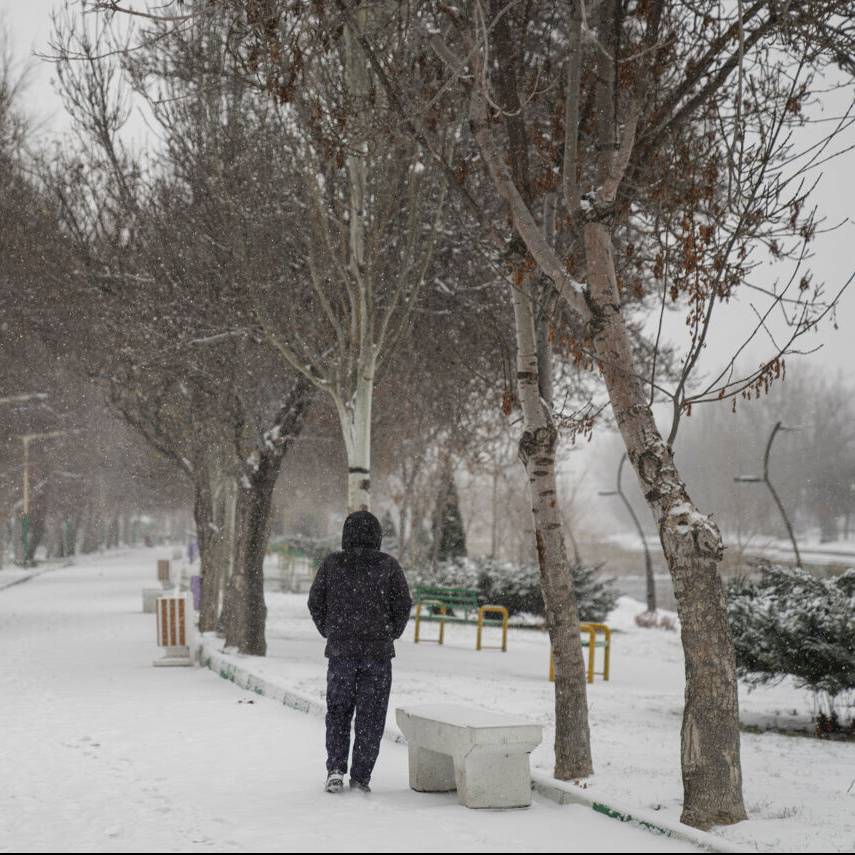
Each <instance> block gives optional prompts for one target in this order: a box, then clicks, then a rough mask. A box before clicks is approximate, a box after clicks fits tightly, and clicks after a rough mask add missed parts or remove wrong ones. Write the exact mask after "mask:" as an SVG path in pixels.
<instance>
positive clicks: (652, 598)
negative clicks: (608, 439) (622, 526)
mask: <svg viewBox="0 0 855 855" xmlns="http://www.w3.org/2000/svg"><path fill="white" fill-rule="evenodd" d="M624 463H626V452H624V454H623V457H621V459H620V463H619V464H618V470H617V490H600V491H599V493H598V495H600V496H620V498H621V501H623V504H624V506H625V507H626V509H627V511H629V515H630V516H631V517H632V521H633V522H634V523H635V528H636V530H637V531H638V536H639V538H640V539H641V545H642V547H643V548H644V568H645V574H646V578H647V611H649V612H651V613H653V612H655V611H656V580H655V579H654V577H653V561H652V560H651V558H650V550H649V549H648V547H647V539H646V538H645V536H644V529H643V528H642V527H641V520H639V519H638V515H637V514H636V513H635V510H634V509H633V507H632V503H631V502H630V501H629V499H627V497H626V494H625V493H624V492H623V486H622V484H621V475H622V474H623V464H624Z"/></svg>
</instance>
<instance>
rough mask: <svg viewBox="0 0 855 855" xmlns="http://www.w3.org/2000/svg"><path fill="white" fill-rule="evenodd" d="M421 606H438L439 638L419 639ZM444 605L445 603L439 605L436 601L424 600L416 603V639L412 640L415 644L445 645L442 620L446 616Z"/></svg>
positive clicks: (443, 622)
mask: <svg viewBox="0 0 855 855" xmlns="http://www.w3.org/2000/svg"><path fill="white" fill-rule="evenodd" d="M422 606H438V607H439V614H440V619H439V638H419V632H420V630H421V625H422ZM446 610H447V609H446V605H445V603H441V602H438V601H435V602H434V601H431V600H424V601H422V602H418V603H416V637H415V639H414V642H415V644H418V643H419V642H420V641H429V642H431V643H433V644H444V643H445V621H444V620H443V618H444V617H445V614H446Z"/></svg>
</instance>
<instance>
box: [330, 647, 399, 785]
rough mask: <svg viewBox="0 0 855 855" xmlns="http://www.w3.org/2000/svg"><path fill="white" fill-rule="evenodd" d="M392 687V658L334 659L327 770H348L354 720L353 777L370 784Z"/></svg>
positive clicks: (331, 674)
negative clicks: (354, 719)
mask: <svg viewBox="0 0 855 855" xmlns="http://www.w3.org/2000/svg"><path fill="white" fill-rule="evenodd" d="M391 688H392V660H391V659H330V660H329V667H328V668H327V771H328V772H332V771H335V770H338V771H340V772H346V771H347V755H348V754H349V752H350V723H351V721H352V720H353V713H354V710H355V711H356V739H355V740H354V743H353V764H352V765H351V769H350V777H351V778H352V779H354V780H356V781H361V782H362V783H365V784H367V783H368V782H369V781H370V780H371V772H372V770H373V769H374V764H375V763H376V762H377V755H378V754H379V753H380V740H381V739H382V738H383V729H384V728H385V726H386V708H387V707H388V706H389V690H390V689H391Z"/></svg>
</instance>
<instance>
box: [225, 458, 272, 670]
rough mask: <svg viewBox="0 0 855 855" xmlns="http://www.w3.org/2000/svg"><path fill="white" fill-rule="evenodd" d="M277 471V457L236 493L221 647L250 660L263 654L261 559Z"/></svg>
mask: <svg viewBox="0 0 855 855" xmlns="http://www.w3.org/2000/svg"><path fill="white" fill-rule="evenodd" d="M280 467H281V457H280V458H277V460H276V461H275V462H274V463H273V464H272V465H270V466H268V467H263V468H261V469H259V471H258V473H257V475H256V477H255V478H254V479H253V480H252V481H249V479H247V480H246V481H244V483H242V484H241V486H240V489H239V491H238V500H237V509H236V510H237V525H236V531H237V543H236V545H235V547H236V548H235V557H236V560H235V567H234V572H233V573H232V576H231V578H230V579H229V583H228V587H227V590H226V601H227V603H228V605H227V606H224V616H225V621H224V630H225V643H226V646H228V647H236V648H237V649H238V651H239V652H240V653H244V654H247V655H251V656H264V655H265V654H266V653H267V641H266V640H265V622H266V620H267V606H266V605H265V603H264V556H265V554H266V552H267V539H268V536H269V534H270V516H271V510H272V506H273V488H274V486H275V485H276V478H277V476H278V475H279V469H280Z"/></svg>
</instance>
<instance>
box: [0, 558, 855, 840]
mask: <svg viewBox="0 0 855 855" xmlns="http://www.w3.org/2000/svg"><path fill="white" fill-rule="evenodd" d="M167 554H168V553H162V552H161V553H159V552H158V550H155V549H153V550H139V551H135V552H127V553H119V552H115V553H112V554H108V555H104V556H100V557H96V558H87V559H85V560H83V559H81V563H80V564H79V565H78V566H73V567H65V568H59V569H57V570H56V572H51V573H45V574H42V575H40V576H38V577H36V578H33V579H31V580H30V581H28V582H25V583H22V584H18V585H15V586H13V587H9V588H6V589H5V590H3V591H2V592H0V651H2V654H0V685H2V686H3V696H2V703H0V770H1V771H0V782H2V786H0V852H18V851H23V852H36V851H42V852H56V851H59V852H205V851H216V852H282V851H295V852H303V851H332V852H336V851H347V852H352V851H372V852H374V851H449V852H457V851H486V850H493V851H502V852H529V851H562V852H590V851H608V852H665V851H667V852H679V851H692V850H691V849H690V847H688V846H687V845H685V844H681V843H677V842H675V841H671V840H666V839H663V838H660V837H656V836H653V835H651V834H649V833H647V832H644V831H641V830H639V829H637V828H634V827H631V826H627V825H622V824H620V823H617V822H615V821H614V820H611V819H607V818H606V817H604V816H600V815H599V814H596V813H594V812H593V811H590V810H588V809H585V808H582V807H578V806H572V805H568V806H563V807H560V806H558V805H556V804H554V803H553V802H550V801H547V800H544V799H542V798H540V797H537V796H536V797H535V799H534V803H533V805H532V807H531V808H530V809H529V810H523V811H470V810H467V809H466V808H463V807H460V806H459V805H458V804H457V802H456V799H455V797H454V796H453V795H448V794H443V795H426V794H420V793H414V792H412V791H410V790H409V789H408V786H407V758H406V750H405V749H404V748H403V747H402V746H398V745H395V744H392V743H387V744H384V746H383V750H382V753H381V757H380V763H379V764H378V768H377V771H376V773H375V778H374V780H373V782H372V784H373V785H374V793H373V794H372V795H371V796H369V797H364V796H362V795H359V794H356V793H350V792H347V793H345V794H343V795H342V796H329V795H327V794H325V793H323V792H322V789H321V785H322V781H323V776H324V771H323V766H324V762H323V761H324V756H323V742H324V737H323V722H322V720H321V719H319V718H315V717H313V716H307V715H304V714H301V713H298V712H295V711H293V710H290V709H288V708H285V707H282V706H281V705H278V704H275V703H273V702H272V701H268V700H266V699H265V698H259V697H257V696H255V695H252V694H249V693H246V692H242V691H240V690H239V689H237V688H236V687H235V686H234V685H232V684H231V683H228V682H226V681H224V680H221V679H219V678H218V677H216V676H215V675H214V674H212V673H211V672H210V671H207V670H202V669H198V668H189V669H184V668H175V669H169V668H154V667H153V666H152V661H153V659H154V658H155V657H157V656H158V655H159V654H158V651H157V648H156V647H155V645H154V641H155V631H154V617H153V615H143V614H141V613H140V589H141V587H142V586H143V585H146V586H150V585H151V584H152V581H153V579H154V567H155V559H156V558H158V557H166V555H167ZM6 572H7V571H5V570H0V585H2V583H3V578H4V574H5V573H6ZM303 599H304V598H303ZM271 603H272V605H273V615H274V627H273V629H274V633H273V634H274V635H275V636H276V638H275V641H274V643H273V646H272V650H271V653H272V658H271V659H270V660H269V661H266V662H265V661H263V660H261V664H262V665H263V666H264V667H265V668H270V669H272V670H277V671H281V673H282V674H284V675H286V676H288V677H289V678H290V677H292V676H293V677H294V679H295V681H297V682H300V683H302V684H303V685H304V686H305V687H306V689H307V690H315V691H317V689H318V686H319V685H320V683H319V681H320V674H321V670H322V668H323V665H324V663H323V660H322V655H321V653H322V651H321V646H320V643H319V641H318V640H317V639H316V638H314V637H313V635H312V630H311V626H310V625H309V624H308V622H307V621H306V619H305V603H304V602H302V600H301V599H300V598H296V597H287V596H273V597H271ZM465 640H466V639H465V637H464V636H463V635H461V636H460V637H458V636H457V635H456V634H454V635H453V637H452V638H451V639H450V643H449V645H448V647H447V648H445V649H443V650H436V649H431V648H428V647H426V646H425V647H420V648H418V649H415V650H414V649H411V648H412V645H409V644H404V645H402V648H403V649H404V650H405V651H406V652H405V653H404V655H403V656H402V657H401V659H400V660H399V670H398V684H397V686H396V695H395V698H394V699H393V700H394V701H396V702H399V701H401V700H405V699H409V698H411V697H414V696H419V697H430V698H433V699H440V698H441V697H443V696H445V697H459V696H463V697H466V696H469V697H470V698H471V699H472V701H473V702H474V703H477V704H478V705H481V706H492V707H494V708H501V707H502V706H503V700H502V697H503V690H502V688H501V682H502V675H504V674H508V673H509V672H510V673H512V674H514V675H515V676H514V678H513V679H512V680H511V679H509V683H508V687H507V689H506V690H505V692H506V698H507V701H508V703H507V705H506V706H507V707H508V708H511V707H513V708H526V709H527V710H536V712H537V715H538V716H540V713H541V712H542V711H543V710H544V709H547V708H548V703H544V699H548V695H549V691H548V688H547V687H546V686H541V682H542V677H543V673H542V671H543V669H545V667H546V663H545V661H543V657H542V655H541V654H542V651H541V650H540V649H539V648H538V647H537V641H536V640H534V641H528V642H526V644H527V645H528V647H527V648H525V649H528V651H529V655H528V656H522V655H521V654H522V653H523V642H522V640H521V639H518V638H517V637H516V635H515V636H514V639H513V640H512V648H511V652H510V653H508V654H506V655H502V654H495V653H487V652H484V653H482V654H480V655H479V658H476V657H475V656H473V654H472V653H471V651H468V650H466V649H464V646H463V643H464V641H465ZM402 652H404V651H403V650H402ZM422 657H424V660H425V663H424V667H423V668H422V669H421V670H420V669H419V667H417V663H419V662H420V661H421V659H422ZM533 660H537V661H538V663H539V665H540V666H542V668H541V673H536V674H531V673H530V670H531V662H532V661H533ZM616 665H617V666H618V667H620V666H621V662H620V659H618V661H617V662H616ZM442 668H448V669H449V672H448V673H447V674H443V673H442V672H441V669H442ZM618 673H619V672H618ZM618 685H620V684H619V683H618V682H616V683H615V684H614V686H615V687H616V686H618ZM523 687H527V688H523ZM599 688H600V687H599V686H598V687H597V689H599ZM524 694H531V696H532V697H531V698H530V699H529V700H528V701H527V702H525V703H524V702H523V698H522V695H524ZM593 697H594V698H595V699H596V697H597V695H596V693H594V694H593ZM592 714H593V717H594V719H595V722H596V720H597V719H598V713H597V707H596V706H594V708H593V709H592ZM597 726H598V725H596V724H595V730H596V728H597ZM600 727H601V725H600ZM847 747H848V746H847ZM660 748H661V746H656V747H655V751H656V752H659V751H660ZM650 750H651V751H653V750H654V748H653V747H651V748H650ZM602 759H604V758H603V757H602V755H601V762H602ZM653 759H655V758H653ZM669 759H670V754H669V753H664V752H663V753H662V757H661V762H662V764H663V765H667V763H668V761H669ZM545 760H546V758H545V757H542V758H541V762H544V761H545ZM821 777H822V776H821V773H820V772H819V770H817V773H816V778H817V780H819V779H820V778H821Z"/></svg>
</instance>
